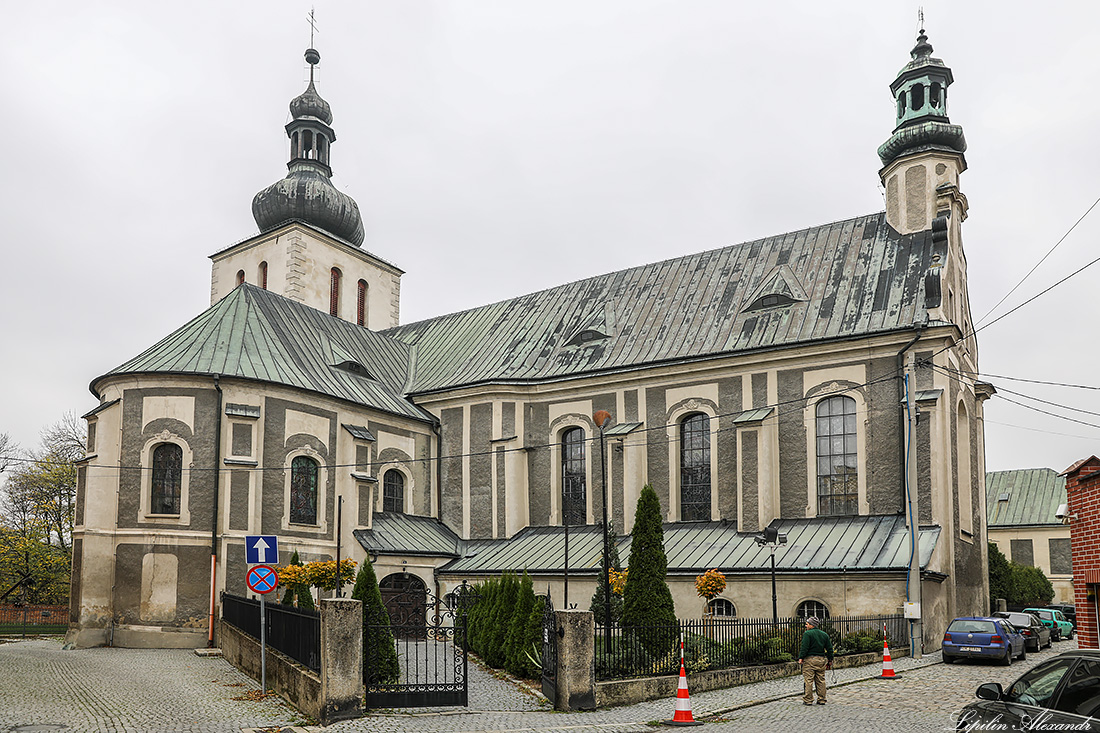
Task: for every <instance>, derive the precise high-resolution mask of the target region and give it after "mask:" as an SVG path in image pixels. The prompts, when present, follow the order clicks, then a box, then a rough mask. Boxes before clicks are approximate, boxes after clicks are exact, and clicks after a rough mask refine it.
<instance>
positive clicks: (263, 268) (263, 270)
mask: <svg viewBox="0 0 1100 733" xmlns="http://www.w3.org/2000/svg"><path fill="white" fill-rule="evenodd" d="M257 282H259V283H260V287H261V288H263V289H264V290H267V263H266V262H261V263H260V272H259V278H257Z"/></svg>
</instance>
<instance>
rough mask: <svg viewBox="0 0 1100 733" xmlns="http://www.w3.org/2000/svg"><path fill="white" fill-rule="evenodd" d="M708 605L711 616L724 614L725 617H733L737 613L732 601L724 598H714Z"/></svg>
mask: <svg viewBox="0 0 1100 733" xmlns="http://www.w3.org/2000/svg"><path fill="white" fill-rule="evenodd" d="M709 605H710V615H711V616H724V617H726V618H733V617H734V616H736V615H737V609H735V608H734V607H733V603H731V602H730V601H727V600H726V599H725V598H715V599H714V600H712V601H711V602H710V604H709Z"/></svg>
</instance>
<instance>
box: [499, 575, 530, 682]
mask: <svg viewBox="0 0 1100 733" xmlns="http://www.w3.org/2000/svg"><path fill="white" fill-rule="evenodd" d="M533 605H535V586H534V584H533V583H532V582H531V577H530V576H529V575H528V574H527V571H526V570H524V571H523V577H522V578H521V579H520V581H519V591H518V593H517V594H516V604H515V610H514V611H513V612H512V620H511V624H510V625H509V627H508V636H507V637H506V639H505V642H504V649H505V652H506V657H505V660H504V668H505V669H506V670H508V672H509V674H513V675H516V676H517V677H522V676H523V675H524V671H525V670H524V662H525V661H526V660H525V658H524V657H525V655H524V652H525V651H526V650H527V647H528V644H527V620H528V618H529V617H530V615H531V607H532V606H533Z"/></svg>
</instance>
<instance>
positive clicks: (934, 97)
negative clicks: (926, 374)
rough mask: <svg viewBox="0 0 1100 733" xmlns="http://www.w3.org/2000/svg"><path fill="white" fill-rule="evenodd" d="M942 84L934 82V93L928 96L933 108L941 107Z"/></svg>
mask: <svg viewBox="0 0 1100 733" xmlns="http://www.w3.org/2000/svg"><path fill="white" fill-rule="evenodd" d="M940 88H941V87H940V83H939V82H938V81H934V82H932V91H931V92H930V93H929V95H928V102H929V104H931V105H932V106H933V107H939V106H940Z"/></svg>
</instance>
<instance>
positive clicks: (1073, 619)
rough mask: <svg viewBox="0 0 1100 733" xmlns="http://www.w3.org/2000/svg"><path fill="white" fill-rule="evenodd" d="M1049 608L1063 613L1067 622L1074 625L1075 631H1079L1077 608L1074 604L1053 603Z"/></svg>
mask: <svg viewBox="0 0 1100 733" xmlns="http://www.w3.org/2000/svg"><path fill="white" fill-rule="evenodd" d="M1047 608H1049V609H1051V610H1052V611H1061V612H1062V615H1063V616H1065V617H1066V621H1069V622H1070V623H1071V624H1073V628H1074V630H1076V629H1077V607H1076V606H1074V605H1073V604H1072V603H1052V604H1050V605H1049V606H1047Z"/></svg>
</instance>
